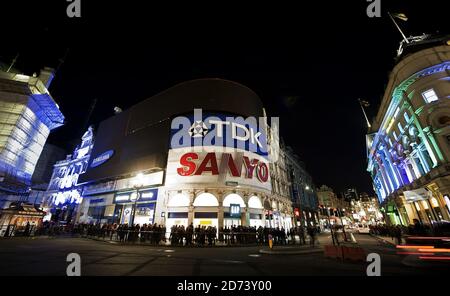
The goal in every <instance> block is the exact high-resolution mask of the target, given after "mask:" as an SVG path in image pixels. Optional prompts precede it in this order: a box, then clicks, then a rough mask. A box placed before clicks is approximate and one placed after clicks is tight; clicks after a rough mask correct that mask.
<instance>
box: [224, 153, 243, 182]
mask: <svg viewBox="0 0 450 296" xmlns="http://www.w3.org/2000/svg"><path fill="white" fill-rule="evenodd" d="M222 157H228V163H227V164H228V169H229V170H230V173H231V175H232V176H233V177H240V176H241V171H242V161H241V162H240V164H241V165H240V166H239V168H238V167H237V166H236V163H235V162H234V160H233V156H231V154H229V153H224V154H223V155H222Z"/></svg>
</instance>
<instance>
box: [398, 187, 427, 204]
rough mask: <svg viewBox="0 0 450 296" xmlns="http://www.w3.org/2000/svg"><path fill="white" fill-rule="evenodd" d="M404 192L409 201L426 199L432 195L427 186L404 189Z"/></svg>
mask: <svg viewBox="0 0 450 296" xmlns="http://www.w3.org/2000/svg"><path fill="white" fill-rule="evenodd" d="M403 194H405V199H406V202H407V203H412V202H415V201H419V200H425V199H428V198H430V197H432V194H431V192H430V191H428V190H426V189H425V188H419V189H415V190H408V191H404V192H403Z"/></svg>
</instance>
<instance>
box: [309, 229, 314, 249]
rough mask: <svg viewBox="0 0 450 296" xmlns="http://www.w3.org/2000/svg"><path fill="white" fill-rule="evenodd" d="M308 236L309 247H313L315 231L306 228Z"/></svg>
mask: <svg viewBox="0 0 450 296" xmlns="http://www.w3.org/2000/svg"><path fill="white" fill-rule="evenodd" d="M308 235H309V237H310V241H309V245H310V246H312V247H314V244H315V240H316V238H315V236H316V231H315V228H314V227H311V226H308Z"/></svg>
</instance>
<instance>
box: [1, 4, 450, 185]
mask: <svg viewBox="0 0 450 296" xmlns="http://www.w3.org/2000/svg"><path fill="white" fill-rule="evenodd" d="M33 2H36V1H33ZM93 2H96V3H97V6H93V5H94V4H93ZM148 2H150V1H86V0H84V1H83V0H81V3H82V18H81V19H69V18H67V17H66V16H65V6H66V1H63V0H61V1H49V3H51V5H52V6H47V7H45V6H43V5H38V4H35V5H33V6H30V5H29V4H27V3H26V2H17V3H16V4H15V5H14V7H8V8H2V9H0V11H2V12H6V11H8V13H7V17H6V19H5V18H4V17H3V16H2V17H3V19H2V22H3V21H6V23H5V24H2V28H3V29H2V35H3V36H2V39H0V60H2V61H3V62H9V61H11V60H12V59H13V58H14V56H15V55H16V54H17V53H19V58H18V60H17V67H18V68H19V69H21V70H22V71H24V72H25V73H27V74H31V73H33V72H38V71H39V69H40V68H42V67H43V66H50V67H57V65H58V64H59V62H58V60H59V59H60V58H61V57H63V56H64V55H65V52H66V50H67V49H69V50H68V54H67V56H66V59H65V62H64V64H63V65H62V66H61V67H60V69H59V71H58V73H57V76H56V77H55V79H54V81H53V84H52V86H51V87H50V91H51V93H52V95H53V97H54V98H55V100H56V101H57V102H58V104H59V105H60V107H61V110H62V112H63V113H64V115H65V116H66V120H67V123H66V125H65V126H64V127H61V128H59V129H58V130H56V131H54V132H53V134H52V135H51V136H50V138H49V141H50V142H51V143H56V144H58V145H64V144H65V143H66V142H67V141H69V140H72V139H74V138H79V136H80V135H81V133H82V129H83V125H84V123H85V121H86V114H87V110H88V109H89V106H90V104H91V103H92V101H93V100H94V99H97V100H98V102H97V105H96V107H95V109H94V111H93V115H92V117H91V118H90V123H98V122H99V121H101V120H103V119H105V118H107V117H109V116H111V115H112V114H113V107H114V106H120V107H122V108H124V109H125V108H127V107H129V106H131V105H132V104H134V103H136V102H139V101H141V100H143V99H145V98H148V97H151V96H152V95H154V94H156V93H158V92H160V91H162V90H164V89H166V88H169V87H171V86H173V85H174V84H176V83H179V82H182V81H185V80H190V79H195V78H203V77H220V78H225V79H230V80H234V81H237V82H240V83H242V84H244V85H246V86H248V87H250V88H251V89H253V90H254V91H256V92H257V93H258V95H259V96H260V97H261V98H262V100H263V102H264V104H265V106H266V109H267V110H268V112H269V115H271V116H279V117H280V121H281V124H280V126H281V135H282V136H283V137H284V139H285V141H286V143H287V144H288V145H290V146H291V147H293V148H294V150H295V152H296V153H297V154H298V155H299V156H300V157H301V159H302V160H303V161H304V162H305V163H306V166H307V170H308V171H309V172H310V173H311V175H312V176H313V179H314V182H315V183H316V185H318V186H319V185H321V184H327V185H329V186H331V187H332V188H334V189H335V191H338V192H339V191H343V190H344V189H345V188H348V187H356V188H357V189H358V190H359V191H368V192H372V186H371V183H370V178H369V175H368V174H367V173H366V172H365V168H366V159H365V133H366V131H367V130H366V126H365V121H364V117H363V115H362V113H361V110H360V107H359V104H358V102H357V98H363V99H366V100H367V101H369V102H370V103H371V106H370V107H369V108H368V113H369V117H370V118H372V117H374V116H375V115H376V111H377V109H378V106H379V104H380V100H381V97H382V95H383V91H384V87H385V85H386V84H387V80H388V74H389V71H390V70H391V69H392V67H393V66H394V63H395V62H394V57H395V55H396V49H397V48H398V44H399V41H400V40H401V36H400V34H399V32H398V31H397V30H396V29H395V27H394V25H393V24H392V22H391V21H390V20H389V18H388V17H387V15H386V13H387V11H391V12H403V13H405V14H406V15H407V16H408V17H409V20H408V22H401V21H399V23H400V25H401V27H402V28H403V29H404V30H405V32H406V33H407V35H408V36H409V35H418V34H421V33H424V32H426V33H435V32H436V31H441V32H442V33H448V32H449V30H448V29H449V27H448V14H447V13H446V11H447V10H446V9H445V5H444V3H445V1H437V0H436V1H425V2H424V1H422V2H421V3H417V4H413V3H411V1H393V0H389V1H387V0H384V1H383V0H381V4H382V14H383V15H382V18H376V19H371V18H368V17H367V15H366V6H367V5H368V2H366V1H365V0H350V1H313V2H311V3H314V4H311V3H308V2H307V1H289V2H295V3H297V4H294V3H293V4H282V3H279V2H280V1H276V2H275V1H268V2H267V4H265V2H264V3H261V1H255V2H251V3H250V4H247V5H245V6H243V5H242V2H244V1H236V2H232V1H226V2H225V1H224V2H219V3H218V4H215V5H212V4H211V3H210V2H205V3H208V4H205V3H199V2H197V1H196V3H197V4H196V5H195V6H192V5H190V3H189V4H184V5H180V3H178V2H172V3H170V4H167V5H166V6H164V7H161V6H156V5H151V6H149V5H144V4H148ZM188 2H192V1H188ZM289 2H287V3H289ZM2 5H3V4H2ZM48 5H50V4H48ZM6 28H8V29H6Z"/></svg>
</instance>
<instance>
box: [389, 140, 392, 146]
mask: <svg viewBox="0 0 450 296" xmlns="http://www.w3.org/2000/svg"><path fill="white" fill-rule="evenodd" d="M389 145H391V147H392V140H391V139H389Z"/></svg>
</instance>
